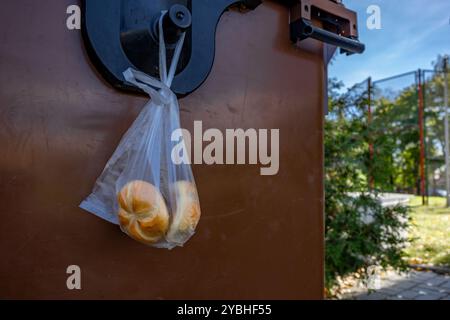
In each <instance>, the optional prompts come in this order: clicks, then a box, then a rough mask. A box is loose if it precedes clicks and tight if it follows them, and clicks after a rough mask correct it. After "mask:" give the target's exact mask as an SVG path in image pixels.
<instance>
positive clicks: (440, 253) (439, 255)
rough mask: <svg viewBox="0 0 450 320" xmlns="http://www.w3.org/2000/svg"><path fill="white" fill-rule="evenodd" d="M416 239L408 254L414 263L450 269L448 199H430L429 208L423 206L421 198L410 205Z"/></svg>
mask: <svg viewBox="0 0 450 320" xmlns="http://www.w3.org/2000/svg"><path fill="white" fill-rule="evenodd" d="M410 207H411V216H412V222H413V226H412V228H411V231H410V236H411V237H412V238H413V239H414V241H413V242H412V244H411V246H410V247H408V248H407V250H406V253H407V254H408V256H409V260H410V262H411V263H415V264H429V265H435V266H447V267H450V208H445V198H439V197H430V200H429V205H428V206H422V198H421V197H415V198H413V199H412V200H411V202H410Z"/></svg>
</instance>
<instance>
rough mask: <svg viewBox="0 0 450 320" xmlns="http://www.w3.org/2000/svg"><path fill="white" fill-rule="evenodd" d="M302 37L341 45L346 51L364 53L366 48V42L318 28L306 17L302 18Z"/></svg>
mask: <svg viewBox="0 0 450 320" xmlns="http://www.w3.org/2000/svg"><path fill="white" fill-rule="evenodd" d="M300 38H301V39H302V40H303V39H307V38H313V39H316V40H319V41H322V42H325V43H328V44H331V45H334V46H337V47H340V48H341V49H343V50H344V52H346V53H363V52H364V50H365V49H366V46H365V45H364V43H361V42H359V41H358V40H355V39H352V38H347V37H344V36H341V35H338V34H335V33H333V32H330V31H327V30H324V29H321V28H318V27H316V26H314V25H313V24H312V23H311V22H309V21H307V20H306V19H302V23H301V36H300Z"/></svg>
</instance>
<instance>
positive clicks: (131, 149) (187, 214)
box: [80, 12, 200, 249]
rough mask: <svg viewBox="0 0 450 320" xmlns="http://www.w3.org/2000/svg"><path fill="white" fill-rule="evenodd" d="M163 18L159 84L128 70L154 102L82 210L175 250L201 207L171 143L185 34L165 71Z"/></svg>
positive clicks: (126, 74) (127, 76)
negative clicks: (176, 79) (174, 86)
mask: <svg viewBox="0 0 450 320" xmlns="http://www.w3.org/2000/svg"><path fill="white" fill-rule="evenodd" d="M164 14H165V12H163V15H162V17H161V19H160V21H159V38H160V40H159V41H160V57H159V59H160V62H159V64H160V67H159V70H160V77H161V80H157V79H155V78H152V77H150V76H148V75H146V74H145V73H142V72H139V71H136V70H132V69H128V70H126V71H125V72H124V77H125V79H126V80H127V81H128V82H130V83H132V84H134V85H135V86H137V87H139V88H140V89H142V90H143V91H144V92H146V93H148V94H149V95H150V97H151V100H150V101H149V102H148V103H147V104H146V105H145V106H144V108H143V109H142V111H141V113H140V114H139V116H138V117H137V119H136V120H135V121H134V123H133V125H132V126H131V127H130V129H129V130H128V131H127V133H126V134H125V135H124V137H123V138H122V140H121V142H120V144H119V146H118V147H117V149H116V151H115V152H114V154H113V156H112V157H111V159H110V160H109V161H108V163H107V164H106V167H105V168H104V170H103V172H102V174H101V175H100V177H99V178H98V179H97V181H96V183H95V186H94V190H93V192H92V193H91V194H90V195H89V196H88V197H87V198H86V199H85V200H84V201H83V202H82V203H81V205H80V207H81V208H83V209H85V210H87V211H89V212H91V213H93V214H95V215H97V216H99V217H101V218H103V219H105V220H107V221H109V222H112V223H115V224H119V225H120V227H121V229H122V231H124V232H125V233H127V234H128V235H129V236H130V237H132V238H133V239H135V240H137V241H140V242H142V243H144V244H147V245H151V246H155V247H160V248H168V249H171V248H173V247H175V246H182V245H183V244H184V243H186V241H187V240H189V238H190V237H191V236H192V235H193V234H194V231H195V228H196V226H197V223H198V220H199V219H200V204H199V199H198V194H197V188H196V186H195V182H194V177H193V174H192V170H191V167H190V165H188V164H175V163H174V161H173V159H172V156H171V155H172V150H173V148H174V147H175V145H178V144H179V143H180V141H175V142H173V141H172V140H171V136H172V133H173V132H174V130H176V129H179V128H180V117H179V106H178V101H177V97H176V95H175V94H174V93H173V92H172V91H171V90H170V86H171V84H172V81H173V78H174V75H175V70H176V67H177V64H178V60H179V57H180V52H181V49H182V47H183V43H184V38H185V34H184V33H183V34H182V35H181V37H180V40H179V41H178V43H177V46H176V49H175V53H174V57H173V59H172V63H171V66H170V69H169V72H168V73H167V66H166V48H165V42H164V33H163V27H162V18H163V16H164ZM181 139H182V138H181ZM181 143H184V142H183V141H181ZM185 150H186V149H185ZM184 156H186V155H184ZM177 163H179V161H177ZM183 163H187V162H183Z"/></svg>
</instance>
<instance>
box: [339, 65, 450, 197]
mask: <svg viewBox="0 0 450 320" xmlns="http://www.w3.org/2000/svg"><path fill="white" fill-rule="evenodd" d="M448 79H450V75H448ZM444 84H445V81H444V73H443V72H439V71H432V70H418V71H414V72H409V73H405V74H401V75H398V76H395V77H391V78H387V79H382V80H378V81H372V80H371V79H370V78H369V79H367V80H366V81H363V82H361V83H360V84H357V85H355V86H353V87H352V89H350V90H349V91H348V92H347V93H346V94H345V99H343V101H345V103H346V104H347V106H346V108H342V110H346V112H347V114H345V115H342V116H345V117H349V118H350V119H351V118H355V117H357V118H358V117H359V118H361V119H363V120H362V122H363V124H364V125H365V126H366V128H367V129H366V130H362V131H361V132H359V133H358V134H359V135H360V138H362V139H365V140H366V142H367V144H366V145H367V150H366V151H367V157H366V159H367V160H366V161H365V163H364V164H362V165H361V166H359V167H358V168H359V170H360V171H361V172H362V173H364V174H365V175H366V176H367V185H368V188H369V189H372V190H377V191H380V192H396V193H408V194H417V195H422V196H423V199H424V202H426V201H427V197H428V196H444V195H445V194H446V193H445V190H446V180H445V167H446V166H445V156H444V155H445V130H444V128H445V121H444V120H445V107H444V105H445V104H444V101H445V100H444V96H445V94H444V87H445V86H444ZM449 85H450V84H449V83H447V86H449ZM361 106H364V107H363V108H361ZM352 112H353V113H355V114H352ZM361 112H363V113H365V114H364V116H363V117H361ZM361 145H362V144H360V146H361Z"/></svg>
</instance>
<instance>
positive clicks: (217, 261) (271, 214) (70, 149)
mask: <svg viewBox="0 0 450 320" xmlns="http://www.w3.org/2000/svg"><path fill="white" fill-rule="evenodd" d="M73 2H74V1H73V0H72V1H70V0H63V1H62V0H47V1H33V0H14V1H13V0H6V1H3V2H2V10H1V11H0V70H1V72H0V141H1V143H2V149H1V153H0V200H1V204H2V205H1V210H0V215H1V223H0V252H1V259H0V298H62V299H71V298H87V299H91V298H126V299H132V298H144V299H159V298H164V299H170V298H175V299H207V298H209V299H221V298H231V299H234V298H236V299H238V298H254V299H262V298H267V299H270V298H274V299H281V298H287V299H297V298H298V299H302V298H309V299H319V298H321V297H322V293H323V191H322V188H323V185H322V174H323V172H322V164H323V162H322V160H323V156H322V155H323V148H322V121H323V120H322V119H323V107H322V106H323V102H324V101H323V92H322V89H323V86H324V81H325V80H324V71H323V69H324V68H323V60H322V59H323V55H322V54H321V53H320V50H316V52H315V51H314V50H312V51H306V50H296V49H294V48H292V47H291V45H290V44H289V38H288V23H287V21H288V20H287V19H288V17H287V14H288V13H287V10H286V9H285V8H283V7H281V6H279V5H277V4H274V3H270V2H267V1H266V2H265V3H264V4H263V5H262V6H261V7H259V8H258V9H257V10H255V11H254V12H249V13H247V14H246V15H242V14H240V13H238V12H235V11H232V12H228V13H226V14H225V15H224V16H223V18H222V21H221V22H220V24H219V28H218V31H217V53H216V61H215V65H214V68H213V71H212V73H211V75H210V77H209V78H208V80H207V81H206V83H205V84H204V85H203V86H202V87H201V88H200V89H199V90H198V91H196V92H195V93H194V94H192V95H190V96H188V97H187V98H185V99H183V100H181V109H182V115H181V116H182V124H183V126H184V127H186V128H188V129H192V126H193V121H194V120H202V121H203V126H204V128H212V127H216V128H219V129H221V130H224V129H226V128H239V127H242V128H267V129H270V128H280V171H279V174H278V175H276V176H265V177H264V176H260V175H259V166H250V165H239V166H238V165H228V166H206V165H197V166H194V174H195V177H196V181H197V185H198V188H199V194H200V197H201V204H202V214H203V216H202V220H201V222H200V224H199V227H198V229H197V234H196V235H195V236H194V237H193V238H192V239H191V241H190V242H189V243H188V244H187V245H186V246H185V247H184V248H180V249H175V250H173V251H166V250H158V249H153V248H147V247H145V246H143V245H141V244H139V243H137V242H134V241H133V240H131V239H129V238H128V237H127V236H126V235H125V234H122V233H121V231H120V230H119V228H118V227H117V226H114V225H112V224H109V223H107V222H105V221H102V220H100V219H98V218H96V217H95V216H93V215H91V214H88V213H86V212H84V211H83V210H81V209H79V208H78V204H79V203H80V201H81V200H82V199H83V198H84V197H85V196H86V195H88V194H89V193H90V191H91V188H92V186H93V184H94V181H95V179H96V177H97V176H98V175H99V174H100V172H101V170H102V169H103V166H104V165H105V163H106V161H107V160H108V158H109V157H110V156H111V154H112V152H113V151H114V149H115V147H116V145H117V143H118V142H119V140H120V137H121V135H122V134H123V133H124V132H125V131H126V129H127V128H128V127H129V125H130V124H131V122H132V121H133V119H134V118H135V117H136V115H137V113H138V112H139V110H140V108H141V107H142V106H143V104H144V103H145V102H146V98H144V97H138V96H132V95H126V94H123V93H119V92H116V91H115V90H114V89H112V88H111V87H109V86H108V85H107V84H105V83H104V82H103V81H102V80H101V77H100V76H99V75H98V74H97V73H96V72H95V71H94V69H93V68H92V66H91V65H90V63H89V61H88V59H87V56H86V54H85V52H84V48H83V45H82V40H81V35H80V32H79V31H69V30H67V29H66V27H65V19H66V13H65V12H66V8H67V6H68V5H69V4H73ZM75 3H76V2H75ZM316 49H320V48H316ZM72 264H76V265H79V266H80V267H81V270H82V290H74V291H70V290H68V289H67V288H66V278H67V275H66V268H67V266H68V265H72Z"/></svg>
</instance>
